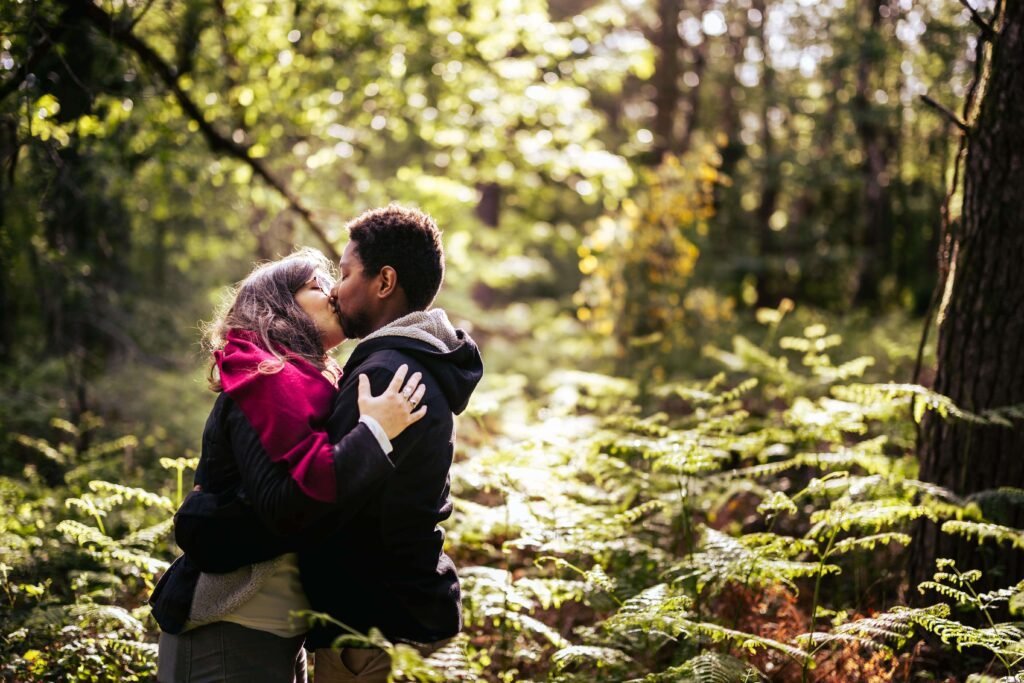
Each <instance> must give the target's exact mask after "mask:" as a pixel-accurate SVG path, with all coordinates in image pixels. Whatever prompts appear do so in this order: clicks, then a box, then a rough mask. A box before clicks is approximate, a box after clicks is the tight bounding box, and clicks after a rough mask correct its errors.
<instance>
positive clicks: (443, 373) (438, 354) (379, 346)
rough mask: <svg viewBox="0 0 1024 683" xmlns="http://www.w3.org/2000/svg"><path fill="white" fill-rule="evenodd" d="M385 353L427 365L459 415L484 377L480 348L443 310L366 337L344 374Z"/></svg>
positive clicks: (419, 314) (413, 315) (411, 317)
mask: <svg viewBox="0 0 1024 683" xmlns="http://www.w3.org/2000/svg"><path fill="white" fill-rule="evenodd" d="M384 350H395V351H401V352H402V353H406V354H409V355H410V356H413V357H414V358H415V359H416V360H417V361H419V362H420V363H422V364H423V365H425V366H426V368H427V370H428V371H429V372H430V374H431V375H432V376H433V379H434V381H436V382H437V383H438V384H439V388H440V389H441V391H442V392H443V393H444V395H445V398H446V399H447V400H448V404H449V405H450V406H451V409H452V412H453V413H455V414H456V415H458V414H459V413H461V412H463V411H464V410H465V409H466V406H467V405H468V404H469V397H470V396H472V395H473V390H474V389H476V385H477V384H478V383H479V382H480V378H481V377H483V373H484V363H483V359H482V358H481V357H480V349H478V348H477V346H476V343H475V342H474V341H473V339H472V338H471V337H470V336H469V334H468V333H466V331H465V330H461V329H456V328H455V327H454V326H453V325H452V324H451V322H450V321H449V320H448V315H447V314H446V313H445V312H444V310H442V309H440V308H434V309H431V310H429V311H414V312H412V313H410V314H408V315H405V316H403V317H401V318H398V319H397V320H395V321H394V322H391V323H389V324H387V325H385V326H384V327H381V328H380V329H378V330H377V331H375V332H373V333H372V334H368V335H366V336H365V337H363V339H362V341H360V342H359V345H358V346H356V348H355V349H354V350H353V351H352V355H351V356H350V357H349V359H348V362H347V363H345V374H346V375H348V373H349V372H350V371H352V370H354V369H355V368H356V367H358V366H359V365H360V364H361V363H362V362H363V361H364V360H366V359H367V358H368V357H369V356H370V355H371V354H373V353H374V352H377V351H384Z"/></svg>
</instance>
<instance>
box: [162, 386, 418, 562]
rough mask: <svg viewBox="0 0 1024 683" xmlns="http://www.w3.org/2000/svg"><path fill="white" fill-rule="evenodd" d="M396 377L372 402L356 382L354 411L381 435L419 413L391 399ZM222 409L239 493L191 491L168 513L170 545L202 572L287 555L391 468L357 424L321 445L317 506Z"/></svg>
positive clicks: (241, 419)
mask: <svg viewBox="0 0 1024 683" xmlns="http://www.w3.org/2000/svg"><path fill="white" fill-rule="evenodd" d="M373 374H374V377H373V383H374V384H376V385H377V386H380V385H381V384H383V383H384V382H386V381H387V378H386V377H384V376H383V375H386V374H389V372H388V371H387V370H385V369H383V368H382V369H379V370H375V371H373ZM404 376H405V372H399V373H396V374H395V376H394V377H393V378H391V382H390V384H389V385H388V388H387V390H386V391H385V392H384V393H382V394H381V395H380V396H377V397H374V396H372V395H371V392H370V381H368V380H369V378H367V379H366V380H363V379H362V378H361V379H360V382H359V391H358V399H357V400H358V404H359V406H360V409H361V412H363V414H370V415H372V416H374V417H375V418H376V419H377V420H378V422H379V423H380V425H381V427H382V428H383V429H384V430H385V432H386V433H387V434H388V436H389V437H390V436H392V435H396V434H397V433H398V432H401V431H402V430H403V429H404V428H405V424H412V423H413V422H416V421H418V420H419V419H420V418H422V417H423V415H424V414H425V409H424V408H421V409H420V410H418V411H416V412H413V413H410V412H409V402H408V400H407V399H406V398H405V397H404V396H402V395H401V394H399V393H398V390H399V388H400V387H401V386H402V382H403V381H404ZM422 394H423V386H422V385H420V386H419V387H417V388H416V390H415V393H414V394H413V395H412V396H413V398H417V399H418V398H419V397H421V396H422ZM399 402H401V403H399ZM223 410H224V411H225V415H224V419H223V422H222V424H223V425H224V427H223V429H224V432H225V433H224V434H223V435H222V436H223V438H224V439H226V440H227V441H228V443H229V445H230V451H231V452H232V453H233V454H234V457H235V460H236V462H237V466H238V471H239V473H240V475H241V480H242V481H241V487H240V490H239V491H233V492H230V493H214V492H207V491H198V492H193V493H192V494H190V495H189V497H188V498H187V499H186V501H185V503H183V505H182V508H181V509H180V510H179V512H178V514H177V515H176V525H175V540H176V541H177V543H178V545H179V546H180V547H181V548H182V549H183V550H184V551H185V552H186V553H187V554H188V555H189V556H190V558H191V559H192V561H193V562H194V563H195V564H197V565H198V566H199V567H200V568H201V569H202V570H203V571H211V572H223V571H231V570H233V569H237V568H238V567H241V566H243V565H245V564H251V563H253V562H258V561H262V560H266V559H269V558H271V557H274V556H276V555H279V554H281V553H282V552H288V551H290V550H293V549H294V548H295V547H296V546H297V544H298V541H299V538H298V535H299V534H301V533H302V532H303V531H305V530H306V529H308V528H309V527H310V526H311V525H312V524H313V523H314V522H315V521H316V520H318V519H320V518H323V517H324V516H325V515H326V514H327V513H332V514H331V519H330V522H331V524H330V526H331V527H332V528H334V527H335V525H336V524H338V523H340V522H341V521H343V520H344V519H347V518H348V517H349V516H350V515H351V514H352V513H353V512H354V511H355V510H357V509H358V508H359V507H361V506H362V504H363V503H364V502H365V501H366V499H367V498H368V497H369V495H370V493H371V490H372V488H373V486H374V484H375V483H376V482H378V481H380V480H382V479H383V478H384V477H386V476H387V475H388V474H390V473H391V472H392V471H393V470H394V467H395V466H394V464H393V463H392V461H391V459H390V458H389V457H388V456H387V454H385V453H384V450H383V448H382V445H381V443H380V442H379V441H378V439H377V437H376V436H375V435H374V434H373V432H372V431H371V429H370V428H369V427H368V426H367V425H366V424H362V423H360V424H357V425H356V427H355V428H353V429H352V430H351V431H350V432H349V433H348V434H346V435H345V436H344V437H343V438H342V439H341V440H340V441H339V442H338V443H337V444H334V445H329V446H328V447H329V448H330V454H329V457H330V458H331V460H332V463H333V468H332V471H333V474H334V482H333V483H334V488H335V490H336V495H335V500H334V502H333V503H329V502H325V501H321V500H317V499H315V498H313V497H311V496H310V495H309V494H308V493H307V492H306V491H305V490H304V489H303V487H302V486H300V485H299V483H298V482H297V481H296V480H295V478H294V476H293V475H292V472H291V470H290V468H289V466H288V463H286V462H282V461H278V462H274V461H273V460H272V459H271V457H270V456H269V454H268V453H267V452H266V450H265V448H264V445H263V442H262V440H261V438H260V435H259V434H258V433H257V431H256V429H255V428H254V427H253V425H252V424H251V422H250V421H249V419H248V418H247V417H246V415H245V413H244V412H243V411H242V410H241V409H240V407H239V406H237V405H236V404H235V403H234V402H233V401H232V400H231V399H230V398H228V399H226V400H225V405H224V407H223ZM403 423H405V424H403ZM318 447H322V446H318Z"/></svg>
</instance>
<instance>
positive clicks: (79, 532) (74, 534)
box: [57, 519, 114, 548]
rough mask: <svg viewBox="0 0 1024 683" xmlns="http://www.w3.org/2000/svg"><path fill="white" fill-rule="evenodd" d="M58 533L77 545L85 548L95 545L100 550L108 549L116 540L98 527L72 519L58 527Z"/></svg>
mask: <svg viewBox="0 0 1024 683" xmlns="http://www.w3.org/2000/svg"><path fill="white" fill-rule="evenodd" d="M57 531H59V532H60V533H62V534H64V535H65V536H66V537H67V538H68V539H69V540H71V541H74V543H75V544H76V545H79V546H82V547H85V546H87V545H88V544H90V543H91V544H93V545H95V546H97V547H99V548H108V547H110V546H111V545H113V544H114V539H112V538H110V536H107V535H106V534H104V533H102V532H100V530H99V529H97V528H96V527H92V526H88V525H86V524H82V523H81V522H76V521H74V520H71V519H66V520H64V521H63V522H60V523H59V524H58V525H57Z"/></svg>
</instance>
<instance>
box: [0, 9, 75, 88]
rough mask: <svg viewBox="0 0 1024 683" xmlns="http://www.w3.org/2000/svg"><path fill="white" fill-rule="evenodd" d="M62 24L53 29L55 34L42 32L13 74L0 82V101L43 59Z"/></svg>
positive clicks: (55, 39) (19, 84) (60, 30)
mask: <svg viewBox="0 0 1024 683" xmlns="http://www.w3.org/2000/svg"><path fill="white" fill-rule="evenodd" d="M62 29H63V25H61V28H58V29H54V31H55V32H57V35H51V34H50V33H49V32H48V31H44V32H43V37H42V38H40V39H39V42H37V43H36V44H35V45H33V46H32V52H31V54H29V56H28V59H26V60H25V61H24V62H23V63H22V64H21V66H20V67H18V70H17V71H16V72H14V75H13V76H11V77H10V78H8V79H7V80H6V81H4V82H3V83H2V84H0V102H2V101H3V100H4V99H5V98H6V97H7V96H8V95H10V94H11V93H12V92H14V91H15V90H17V89H18V88H19V87H21V84H22V83H24V82H25V79H26V78H28V75H29V74H30V73H32V71H33V70H34V69H35V68H36V66H37V65H38V64H39V62H41V61H42V60H43V57H45V56H46V55H48V54H49V53H50V50H51V49H52V48H53V45H54V43H55V42H57V39H58V37H59V33H60V32H62Z"/></svg>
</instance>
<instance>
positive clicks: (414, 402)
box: [409, 398, 419, 408]
mask: <svg viewBox="0 0 1024 683" xmlns="http://www.w3.org/2000/svg"><path fill="white" fill-rule="evenodd" d="M417 403H419V401H417V400H416V399H414V398H410V399H409V406H410V407H412V408H415V407H416V404H417Z"/></svg>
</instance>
